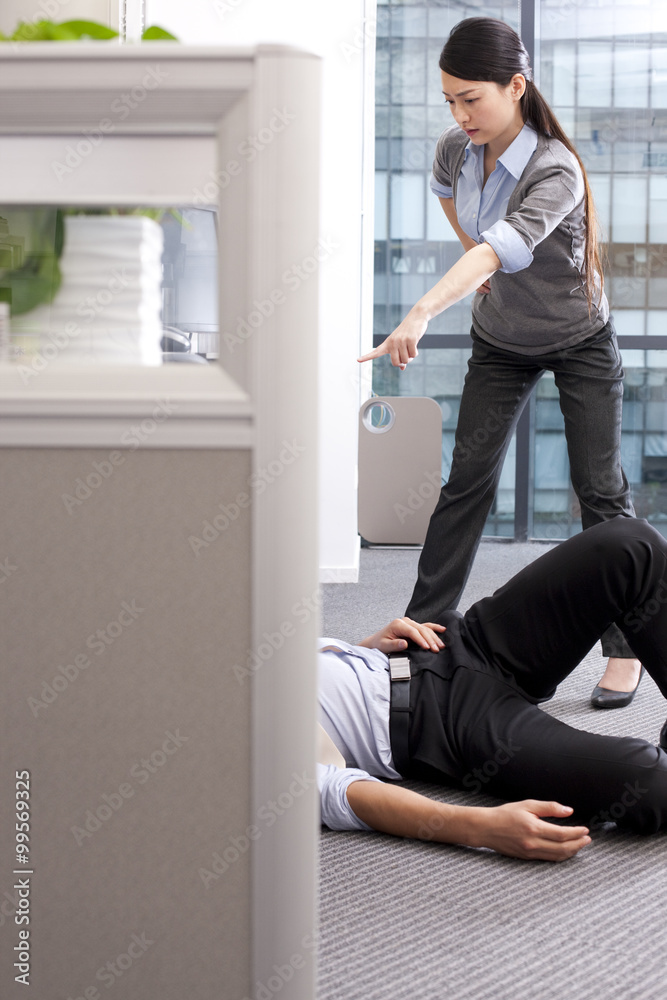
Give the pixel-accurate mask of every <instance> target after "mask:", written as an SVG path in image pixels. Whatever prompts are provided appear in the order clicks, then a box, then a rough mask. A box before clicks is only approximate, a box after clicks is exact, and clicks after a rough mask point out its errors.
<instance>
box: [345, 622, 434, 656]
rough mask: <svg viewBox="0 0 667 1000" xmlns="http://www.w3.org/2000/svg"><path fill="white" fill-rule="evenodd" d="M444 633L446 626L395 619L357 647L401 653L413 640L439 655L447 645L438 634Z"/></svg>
mask: <svg viewBox="0 0 667 1000" xmlns="http://www.w3.org/2000/svg"><path fill="white" fill-rule="evenodd" d="M444 631H445V626H444V625H435V624H434V623H433V622H426V623H425V624H424V625H420V624H419V622H415V621H413V620H412V618H394V620H393V622H389V624H388V625H385V627H384V628H383V629H380V631H379V632H375V633H374V634H373V635H369V636H368V637H367V638H366V639H362V641H361V642H360V643H357V645H359V646H365V647H366V648H367V649H379V650H381V651H382V652H383V653H400V651H401V650H402V649H406V648H407V645H408V643H407V640H408V639H411V640H412V641H413V642H414V643H416V644H417V645H418V646H421V647H422V649H432V650H433V652H434V653H437V652H438V651H439V650H440V649H442V648H443V647H444V645H445V644H444V642H443V641H442V639H441V638H440V636H439V635H438V632H444Z"/></svg>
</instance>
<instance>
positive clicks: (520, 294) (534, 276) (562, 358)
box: [359, 17, 641, 708]
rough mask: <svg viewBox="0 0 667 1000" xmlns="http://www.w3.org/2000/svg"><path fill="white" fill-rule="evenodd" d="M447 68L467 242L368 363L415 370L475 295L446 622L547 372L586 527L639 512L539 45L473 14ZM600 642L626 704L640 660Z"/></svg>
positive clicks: (443, 163)
mask: <svg viewBox="0 0 667 1000" xmlns="http://www.w3.org/2000/svg"><path fill="white" fill-rule="evenodd" d="M440 69H441V71H442V89H443V92H444V95H445V98H446V100H447V103H448V104H449V106H450V108H451V111H452V114H453V116H454V119H455V121H456V125H454V126H452V127H450V128H448V129H446V130H445V131H444V132H443V133H442V135H441V136H440V139H439V140H438V144H437V147H436V153H435V161H434V164H433V177H432V180H431V187H432V189H433V191H434V192H435V194H437V195H438V197H439V198H440V202H441V204H442V207H443V209H444V212H445V215H446V216H447V218H448V219H449V221H450V223H451V224H452V226H453V227H454V229H455V231H456V233H457V234H458V236H459V239H460V240H461V243H462V244H463V247H464V249H465V251H466V252H465V253H464V255H463V256H462V257H461V258H460V259H459V260H458V261H457V262H456V264H455V265H454V266H453V267H452V268H451V269H450V270H449V271H448V272H447V273H446V274H445V276H444V277H443V278H442V279H441V280H440V281H439V282H438V283H437V285H435V286H434V287H433V288H432V289H431V290H430V291H429V292H427V293H426V294H425V295H424V296H423V297H422V298H421V299H420V300H419V302H417V303H416V305H415V306H414V307H413V308H412V309H411V310H410V312H409V313H408V315H407V316H406V317H405V319H404V320H403V321H402V322H401V323H400V325H399V326H398V327H397V328H396V329H395V330H394V332H393V333H392V334H390V336H389V337H387V339H386V340H385V341H384V342H383V343H382V344H381V345H380V346H379V347H377V348H375V350H373V351H371V352H370V353H369V354H366V355H365V356H364V357H363V358H360V359H359V360H360V361H367V360H370V359H372V358H377V357H380V356H381V355H383V354H389V355H390V356H391V362H392V364H393V365H395V366H397V367H399V368H401V369H405V367H406V365H407V364H408V363H409V362H410V361H411V360H412V359H413V358H414V357H416V355H417V344H418V342H419V340H420V338H421V337H422V336H423V334H424V333H425V332H426V328H427V326H428V323H429V320H431V319H432V318H433V317H434V316H437V315H439V314H440V313H441V312H443V310H445V309H447V308H448V307H449V306H451V305H452V304H453V303H454V302H458V301H459V300H460V299H462V298H464V296H466V295H468V294H469V293H470V292H472V291H474V290H475V289H476V290H477V292H478V294H477V295H476V296H475V298H474V301H473V307H472V330H471V336H472V341H473V345H472V355H471V358H470V361H469V363H468V374H467V376H466V379H465V385H464V389H463V394H462V397H461V406H460V411H459V419H458V425H457V429H456V443H455V447H454V453H453V456H452V465H451V472H450V476H449V480H448V481H447V483H446V484H445V485H444V486H443V488H442V491H441V494H440V499H439V501H438V504H437V506H436V508H435V510H434V512H433V515H432V517H431V521H430V524H429V528H428V533H427V535H426V541H425V543H424V548H423V551H422V554H421V558H420V560H419V573H418V579H417V583H416V586H415V589H414V593H413V595H412V598H411V600H410V604H409V606H408V608H407V611H406V614H407V615H408V616H409V617H411V618H413V619H416V620H417V621H420V622H426V621H438V620H439V618H440V615H441V613H442V612H443V611H445V610H448V609H451V608H455V607H456V605H457V604H458V602H459V599H460V597H461V593H462V591H463V588H464V586H465V583H466V580H467V578H468V574H469V572H470V568H471V566H472V562H473V559H474V557H475V553H476V551H477V546H478V545H479V540H480V538H481V535H482V530H483V528H484V524H485V521H486V518H487V515H488V513H489V510H490V508H491V504H492V503H493V500H494V497H495V495H496V490H497V487H498V480H499V478H500V472H501V469H502V464H503V460H504V458H505V453H506V451H507V448H508V445H509V442H510V439H511V436H512V433H513V431H514V428H515V426H516V423H517V421H518V419H519V416H520V414H521V411H522V409H523V407H524V405H525V403H526V402H527V400H528V398H529V396H530V393H531V392H532V390H533V388H534V386H535V385H536V383H537V381H538V380H539V378H540V376H541V375H542V373H543V372H544V371H552V372H553V373H554V379H555V383H556V386H557V388H558V391H559V395H560V407H561V410H562V412H563V416H564V418H565V436H566V439H567V447H568V454H569V459H570V471H571V476H572V485H573V486H574V489H575V492H576V494H577V496H578V498H579V501H580V504H581V520H582V525H583V527H584V528H588V527H590V526H591V525H593V524H597V523H598V522H600V521H606V520H608V519H609V518H612V517H616V516H617V515H619V514H620V515H624V516H626V517H632V516H634V509H633V506H632V501H631V498H630V488H629V485H628V481H627V479H626V477H625V474H624V472H623V469H622V467H621V460H620V443H621V407H622V399H623V375H624V373H623V368H622V365H621V359H620V355H619V352H618V347H617V344H616V334H615V331H614V328H613V326H612V323H611V321H610V320H609V306H608V303H607V299H606V297H605V294H604V291H603V287H602V285H603V279H602V267H601V265H600V259H599V254H598V248H597V232H596V229H597V224H596V218H595V209H594V206H593V199H592V196H591V193H590V189H589V186H588V181H587V179H586V172H585V170H584V166H583V164H582V162H581V160H580V158H579V156H578V154H577V152H576V150H575V149H574V147H573V146H572V144H571V142H570V141H569V139H568V138H567V136H566V135H565V133H564V132H563V130H562V128H561V127H560V125H559V124H558V121H557V120H556V118H555V116H554V114H553V112H552V111H551V109H550V107H549V105H548V104H547V102H546V101H545V100H544V98H543V97H542V95H541V94H540V93H539V91H538V90H537V88H536V87H535V85H534V84H533V82H532V70H531V67H530V61H529V59H528V53H527V52H526V50H525V48H524V46H523V43H522V42H521V39H520V38H519V36H518V35H517V34H516V32H515V31H513V30H512V28H510V27H509V25H507V24H505V23H504V22H503V21H498V20H495V19H493V18H486V17H472V18H468V19H466V20H464V21H461V22H460V23H459V24H457V25H456V26H455V27H454V28H453V29H452V31H451V33H450V36H449V38H448V40H447V42H446V44H445V47H444V48H443V50H442V53H441V56H440ZM480 430H483V431H484V434H483V435H480V434H479V433H478V434H476V432H479V431H480ZM535 625H536V627H539V623H537V622H536V623H535ZM563 628H564V629H567V622H564V623H563ZM602 647H603V653H604V655H605V656H608V657H609V658H610V659H609V662H608V664H607V668H606V671H605V674H604V677H603V678H602V680H601V682H600V685H599V686H598V687H596V689H595V691H594V692H593V696H592V703H593V704H594V705H596V706H597V707H605V708H615V707H621V706H622V705H626V704H629V702H630V701H632V698H633V695H634V692H635V690H636V688H637V686H638V684H639V679H640V677H641V664H640V663H639V661H638V660H637V659H635V657H634V654H633V653H632V651H631V650H630V648H629V647H628V645H627V643H626V641H625V639H624V637H623V634H622V633H621V632H620V630H619V629H618V628H617V627H616V626H615V625H612V626H610V629H609V630H608V632H607V633H605V636H604V637H603V643H602Z"/></svg>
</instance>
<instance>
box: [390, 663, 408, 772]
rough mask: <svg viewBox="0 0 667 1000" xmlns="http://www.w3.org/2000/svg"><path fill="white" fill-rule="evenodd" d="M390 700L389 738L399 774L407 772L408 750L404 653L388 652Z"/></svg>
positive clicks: (406, 682) (406, 675) (406, 670)
mask: <svg viewBox="0 0 667 1000" xmlns="http://www.w3.org/2000/svg"><path fill="white" fill-rule="evenodd" d="M389 676H390V678H391V702H390V708H389V738H390V740H391V753H392V757H393V758H394V767H395V768H396V770H397V771H398V773H399V774H402V775H406V774H407V773H408V763H409V761H410V751H409V743H408V736H409V733H410V658H409V657H408V656H406V654H405V653H390V654H389Z"/></svg>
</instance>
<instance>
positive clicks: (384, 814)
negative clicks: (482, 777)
mask: <svg viewBox="0 0 667 1000" xmlns="http://www.w3.org/2000/svg"><path fill="white" fill-rule="evenodd" d="M347 800H348V802H349V804H350V807H351V808H352V810H353V811H354V812H355V814H356V815H357V816H358V817H359V819H361V820H363V822H364V823H367V824H368V826H370V827H372V828H373V829H374V830H379V831H380V832H382V833H392V834H394V835H395V836H397V837H413V838H415V839H417V840H435V841H438V842H440V843H444V844H463V845H465V846H467V847H490V848H492V849H493V850H494V851H498V852H499V853H500V854H506V855H508V856H509V857H511V858H524V859H526V860H541V861H565V860H566V859H567V858H571V857H572V856H573V855H574V854H576V853H577V852H578V851H580V850H581V848H582V847H585V846H586V844H590V842H591V838H590V837H589V836H588V829H587V828H586V827H585V826H557V825H555V824H554V823H547V822H545V821H544V820H543V819H540V817H541V816H553V817H557V818H558V819H563V818H565V817H567V816H569V815H570V814H571V813H572V809H571V808H570V807H569V806H563V805H560V804H559V803H558V802H540V801H538V800H536V799H526V800H525V801H523V802H510V803H507V804H506V805H502V806H493V807H477V806H454V805H448V804H446V803H443V802H434V801H433V800H432V799H429V798H427V797H426V796H424V795H419V794H417V793H416V792H412V791H410V790H409V789H407V788H401V787H400V786H399V785H388V784H384V783H383V782H377V781H354V782H352V784H351V785H349V786H348V788H347Z"/></svg>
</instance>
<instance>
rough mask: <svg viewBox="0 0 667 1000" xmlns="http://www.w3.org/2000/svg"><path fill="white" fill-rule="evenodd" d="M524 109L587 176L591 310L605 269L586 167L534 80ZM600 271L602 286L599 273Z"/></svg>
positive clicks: (527, 118) (586, 274)
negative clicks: (567, 150) (574, 159)
mask: <svg viewBox="0 0 667 1000" xmlns="http://www.w3.org/2000/svg"><path fill="white" fill-rule="evenodd" d="M521 109H522V113H523V120H524V121H525V122H529V123H530V124H531V125H532V126H533V128H534V129H535V131H536V132H538V133H539V134H540V135H545V136H548V137H551V138H554V139H558V141H559V142H562V143H563V145H564V146H565V148H566V149H569V151H570V152H571V153H572V155H573V156H575V157H576V158H577V162H578V163H579V166H580V168H581V175H582V177H583V180H584V226H585V229H586V242H585V246H584V281H585V284H586V299H587V301H588V310H589V312H590V310H591V309H592V308H593V299H594V298H595V297H596V296H597V299H598V302H597V303H596V305H597V304H599V301H600V298H601V297H602V289H603V287H604V272H603V269H602V261H601V258H600V248H599V244H598V220H597V213H596V211H595V202H594V201H593V194H592V192H591V189H590V185H589V183H588V176H587V174H586V168H585V167H584V164H583V163H582V160H581V157H580V156H579V153H578V152H577V151H576V149H575V148H574V146H573V145H572V143H571V142H570V140H569V139H568V137H567V135H566V134H565V132H564V131H563V129H562V128H561V125H560V122H559V121H558V119H557V118H556V116H555V114H554V113H553V111H552V110H551V108H550V107H549V105H548V104H547V102H546V101H545V99H544V98H543V97H542V95H541V93H540V92H539V90H538V89H537V87H536V86H535V84H534V83H533V81H532V80H526V90H525V93H524V95H523V97H522V98H521ZM598 275H599V281H600V284H599V287H598V284H597V276H598Z"/></svg>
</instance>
